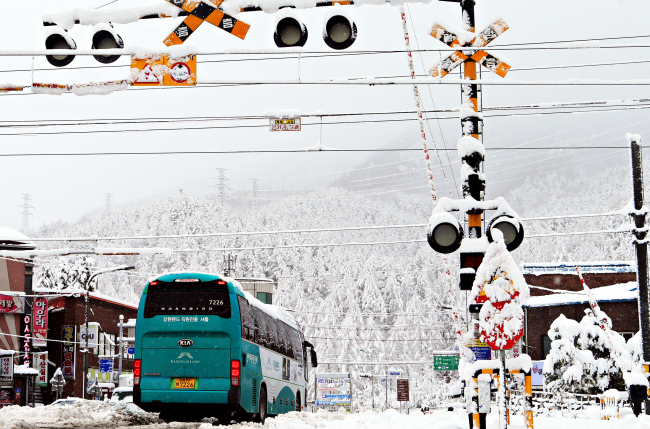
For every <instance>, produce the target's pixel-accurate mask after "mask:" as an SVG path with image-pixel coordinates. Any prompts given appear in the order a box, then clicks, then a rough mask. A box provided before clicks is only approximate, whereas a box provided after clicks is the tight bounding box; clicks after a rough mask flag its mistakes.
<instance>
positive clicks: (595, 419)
mask: <svg viewBox="0 0 650 429" xmlns="http://www.w3.org/2000/svg"><path fill="white" fill-rule="evenodd" d="M534 424H535V428H536V429H612V428H616V429H619V428H620V429H623V428H625V429H646V428H648V429H650V416H645V415H641V416H639V418H636V417H634V415H633V414H631V411H630V410H629V409H623V410H622V412H621V418H620V419H613V420H600V417H599V411H598V407H591V408H590V409H589V410H588V411H587V412H585V413H584V414H582V415H580V416H579V417H578V418H576V419H573V418H566V417H536V418H535V421H534ZM127 426H128V427H130V428H131V429H136V428H147V429H170V428H174V429H186V428H187V429H189V428H195V429H208V428H213V427H217V426H212V424H210V423H180V422H171V423H162V422H160V421H159V420H158V418H157V416H156V414H150V413H132V412H130V411H127V410H126V408H124V407H123V406H120V405H117V404H115V403H111V402H93V401H79V403H78V404H75V405H74V406H71V407H52V406H47V407H38V408H29V407H16V406H11V407H5V408H3V409H0V428H1V429H35V428H62V427H63V428H66V427H68V428H121V427H127ZM218 427H226V426H218ZM228 427H229V428H232V429H252V428H261V427H262V426H261V425H260V424H259V423H239V424H233V425H230V426H228ZM264 427H266V428H269V429H400V428H404V429H466V428H468V419H467V414H465V412H464V411H462V410H459V411H454V412H448V411H438V412H435V413H432V414H426V415H425V414H422V413H421V412H420V411H419V410H415V411H414V410H412V411H411V413H410V414H408V415H406V414H400V413H399V412H398V411H396V410H388V411H385V412H373V411H365V412H360V413H355V414H346V413H328V412H325V411H319V412H318V413H307V412H304V413H295V412H294V413H289V414H284V415H281V416H278V417H275V418H269V419H267V421H266V424H265V425H264ZM496 427H498V414H497V413H491V414H490V415H488V418H487V428H488V429H492V428H496ZM510 427H511V428H512V429H524V428H525V426H524V420H523V417H522V416H513V417H512V418H511V425H510Z"/></svg>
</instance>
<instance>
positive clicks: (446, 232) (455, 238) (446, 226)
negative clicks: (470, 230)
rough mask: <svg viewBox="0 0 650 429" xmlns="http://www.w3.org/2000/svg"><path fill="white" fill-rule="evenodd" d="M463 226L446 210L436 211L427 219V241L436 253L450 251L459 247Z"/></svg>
mask: <svg viewBox="0 0 650 429" xmlns="http://www.w3.org/2000/svg"><path fill="white" fill-rule="evenodd" d="M463 236H464V233H463V227H462V226H461V225H460V224H459V223H458V220H457V219H456V218H455V217H454V216H453V215H452V214H451V213H448V212H443V213H436V214H435V215H433V216H431V219H430V220H429V228H428V232H427V241H428V242H429V246H431V248H432V249H433V250H435V251H436V252H438V253H452V252H455V251H456V250H458V249H459V248H460V243H461V242H462V241H463Z"/></svg>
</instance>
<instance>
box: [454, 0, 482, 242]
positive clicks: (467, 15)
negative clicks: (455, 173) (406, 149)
mask: <svg viewBox="0 0 650 429" xmlns="http://www.w3.org/2000/svg"><path fill="white" fill-rule="evenodd" d="M460 7H461V11H462V20H463V30H465V31H469V32H470V33H475V32H476V28H475V27H476V23H475V20H474V0H461V2H460ZM463 70H464V77H465V79H468V80H476V61H474V60H473V59H472V58H468V59H467V60H466V61H465V62H464V63H463ZM461 91H462V101H463V104H465V103H467V102H470V103H472V107H473V108H474V112H476V115H471V116H465V117H462V118H461V127H462V130H463V136H471V137H474V138H475V139H477V140H480V135H479V134H480V131H479V130H480V128H479V116H478V111H479V104H478V85H477V84H475V83H470V84H466V85H462V86H461ZM463 162H464V163H465V164H467V165H468V166H469V167H470V168H471V170H472V173H470V174H469V175H468V176H467V181H466V182H464V183H463V196H464V197H467V196H468V195H469V196H471V197H472V198H474V199H475V200H476V201H481V200H482V199H483V191H485V181H483V180H481V178H480V175H479V173H480V171H481V164H482V162H483V157H482V156H479V155H478V154H477V153H476V152H474V154H472V156H467V157H465V158H463ZM482 214H483V211H482V210H470V211H468V212H467V226H468V231H467V236H468V237H469V238H479V237H481V235H482V230H481V218H482Z"/></svg>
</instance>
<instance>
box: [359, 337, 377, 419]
mask: <svg viewBox="0 0 650 429" xmlns="http://www.w3.org/2000/svg"><path fill="white" fill-rule="evenodd" d="M359 351H360V352H364V353H365V354H366V356H368V357H369V360H370V379H371V380H372V381H371V382H370V386H371V393H372V409H373V410H374V409H375V374H374V366H373V364H372V350H370V353H368V352H367V351H365V350H364V349H359Z"/></svg>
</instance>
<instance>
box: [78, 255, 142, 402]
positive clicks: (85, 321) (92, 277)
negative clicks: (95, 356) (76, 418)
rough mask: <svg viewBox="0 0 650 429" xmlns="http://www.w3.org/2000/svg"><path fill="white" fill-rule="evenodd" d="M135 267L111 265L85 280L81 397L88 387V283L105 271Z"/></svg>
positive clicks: (110, 271)
mask: <svg viewBox="0 0 650 429" xmlns="http://www.w3.org/2000/svg"><path fill="white" fill-rule="evenodd" d="M133 269H135V267H133V266H129V265H121V266H119V267H113V268H107V269H105V270H100V271H97V272H96V273H94V274H93V275H91V276H90V278H88V281H87V282H86V294H85V304H86V316H85V320H84V326H85V328H86V348H85V350H84V352H83V353H84V377H83V386H82V390H83V392H82V393H83V396H82V398H83V399H86V396H87V392H86V390H87V387H88V309H89V306H88V301H89V299H90V283H91V282H92V281H93V280H94V279H95V277H97V276H99V275H101V274H106V273H112V272H113V271H128V270H133Z"/></svg>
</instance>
